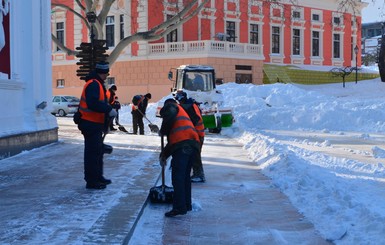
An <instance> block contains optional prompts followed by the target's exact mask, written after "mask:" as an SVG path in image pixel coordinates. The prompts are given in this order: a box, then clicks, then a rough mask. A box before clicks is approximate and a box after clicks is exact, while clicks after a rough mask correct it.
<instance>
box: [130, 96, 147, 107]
mask: <svg viewBox="0 0 385 245" xmlns="http://www.w3.org/2000/svg"><path fill="white" fill-rule="evenodd" d="M143 99H144V96H143V95H141V97H140V100H138V105H136V106H137V107H139V105H140V103H142V101H143ZM131 108H132V110H133V111H135V110H136V108H135V105H134V104H132V107H131Z"/></svg>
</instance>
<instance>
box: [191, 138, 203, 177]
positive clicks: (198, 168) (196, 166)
mask: <svg viewBox="0 0 385 245" xmlns="http://www.w3.org/2000/svg"><path fill="white" fill-rule="evenodd" d="M199 140H200V143H201V145H200V146H201V147H200V150H199V152H197V156H196V159H195V162H194V163H193V166H192V169H193V176H194V177H201V178H204V177H205V172H204V170H203V164H202V146H203V142H204V137H199Z"/></svg>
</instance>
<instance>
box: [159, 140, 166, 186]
mask: <svg viewBox="0 0 385 245" xmlns="http://www.w3.org/2000/svg"><path fill="white" fill-rule="evenodd" d="M160 150H161V153H163V151H164V136H163V135H161V136H160ZM164 170H165V166H164V165H163V164H162V189H164V187H165V185H166V184H165V174H164Z"/></svg>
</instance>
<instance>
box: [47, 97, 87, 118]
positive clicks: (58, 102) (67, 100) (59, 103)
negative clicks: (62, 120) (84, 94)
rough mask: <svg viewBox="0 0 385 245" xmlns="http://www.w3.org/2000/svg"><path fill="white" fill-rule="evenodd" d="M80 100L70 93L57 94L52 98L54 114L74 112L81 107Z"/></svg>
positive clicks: (63, 114)
mask: <svg viewBox="0 0 385 245" xmlns="http://www.w3.org/2000/svg"><path fill="white" fill-rule="evenodd" d="M79 103H80V100H79V98H77V97H75V96H70V95H56V96H53V98H52V107H53V110H52V112H51V113H52V115H56V114H57V115H59V116H61V117H64V116H66V115H67V114H74V113H75V112H76V111H77V109H78V107H79Z"/></svg>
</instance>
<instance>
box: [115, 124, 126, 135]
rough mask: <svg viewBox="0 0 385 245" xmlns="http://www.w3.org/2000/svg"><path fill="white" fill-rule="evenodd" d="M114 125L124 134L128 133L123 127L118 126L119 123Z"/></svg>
mask: <svg viewBox="0 0 385 245" xmlns="http://www.w3.org/2000/svg"><path fill="white" fill-rule="evenodd" d="M116 125H118V129H119V130H120V131H122V132H125V133H128V131H127V129H126V128H125V127H123V125H120V124H119V123H117V124H116Z"/></svg>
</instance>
